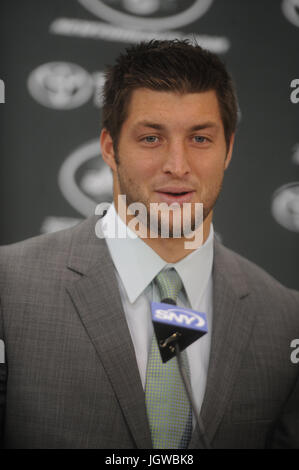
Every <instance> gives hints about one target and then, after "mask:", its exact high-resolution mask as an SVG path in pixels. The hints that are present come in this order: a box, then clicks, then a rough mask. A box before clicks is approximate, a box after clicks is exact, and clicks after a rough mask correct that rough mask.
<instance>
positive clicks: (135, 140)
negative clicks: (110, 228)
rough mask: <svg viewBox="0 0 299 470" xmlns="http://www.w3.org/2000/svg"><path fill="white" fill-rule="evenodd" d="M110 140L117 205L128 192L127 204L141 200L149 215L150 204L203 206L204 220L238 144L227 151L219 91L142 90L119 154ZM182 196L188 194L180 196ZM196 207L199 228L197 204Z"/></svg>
mask: <svg viewBox="0 0 299 470" xmlns="http://www.w3.org/2000/svg"><path fill="white" fill-rule="evenodd" d="M109 138H110V137H109V134H108V136H107V134H106V137H105V138H103V137H102V150H103V157H104V159H105V161H106V162H107V163H108V165H109V166H110V167H111V168H112V170H113V176H114V201H115V200H117V196H118V195H119V194H125V195H126V198H127V205H129V204H131V203H134V202H141V203H143V204H144V205H145V206H146V208H147V212H148V214H149V209H150V203H160V202H166V203H167V204H168V205H169V204H171V203H173V202H178V203H179V204H180V206H182V203H183V202H190V203H195V202H201V203H203V218H204V220H205V219H206V218H207V217H208V215H209V214H210V213H211V211H212V209H213V207H214V205H215V203H216V200H217V198H218V195H219V193H220V190H221V186H222V180H223V176H224V170H225V169H226V168H227V166H228V164H229V161H230V159H231V153H232V146H233V138H232V139H231V144H230V147H229V149H227V145H226V141H225V136H224V128H223V123H222V120H221V115H220V110H219V105H218V100H217V97H216V93H215V91H208V92H204V93H188V94H178V93H174V92H160V91H152V90H149V89H146V88H140V89H137V90H135V91H134V92H133V93H132V96H131V100H130V104H129V109H128V116H127V119H126V120H125V121H124V123H123V125H122V128H121V131H120V136H119V143H118V152H117V156H115V155H114V152H113V150H112V144H111V143H110V146H109V145H107V142H108V140H109ZM107 139H108V140H107ZM110 139H111V138H110ZM111 142H112V141H111ZM103 147H104V148H103ZM106 149H109V152H110V155H109V156H108V157H107V155H106V154H107V153H109V152H107V151H106ZM115 157H117V158H116V159H115ZM182 192H185V193H186V194H183V195H180V196H179V195H177V193H182ZM191 206H192V230H194V229H195V228H196V227H195V226H194V224H195V210H194V208H195V206H194V204H191ZM210 215H211V214H210ZM172 223H173V221H172ZM170 228H171V223H170Z"/></svg>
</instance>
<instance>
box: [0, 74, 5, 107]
mask: <svg viewBox="0 0 299 470" xmlns="http://www.w3.org/2000/svg"><path fill="white" fill-rule="evenodd" d="M3 103H5V85H4V81H3V80H1V79H0V104H3Z"/></svg>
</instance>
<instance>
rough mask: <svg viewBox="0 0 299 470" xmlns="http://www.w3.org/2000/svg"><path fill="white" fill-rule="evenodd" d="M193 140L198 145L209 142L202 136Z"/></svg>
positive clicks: (197, 136)
mask: <svg viewBox="0 0 299 470" xmlns="http://www.w3.org/2000/svg"><path fill="white" fill-rule="evenodd" d="M193 138H194V140H195V142H196V143H198V144H204V143H206V142H207V141H208V139H207V138H206V137H204V136H202V135H195V136H194V137H193Z"/></svg>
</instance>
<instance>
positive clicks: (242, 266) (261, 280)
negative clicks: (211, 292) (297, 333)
mask: <svg viewBox="0 0 299 470" xmlns="http://www.w3.org/2000/svg"><path fill="white" fill-rule="evenodd" d="M215 255H216V256H217V261H218V263H217V264H219V265H220V269H221V270H222V272H227V273H228V275H230V277H233V278H234V279H233V281H234V282H236V283H238V284H240V282H242V283H243V285H244V288H247V289H248V290H250V291H251V292H254V293H255V294H256V295H257V296H261V297H263V298H264V299H266V298H267V297H268V298H270V297H271V298H272V299H273V300H274V301H275V300H279V302H281V301H282V300H283V299H284V298H285V299H291V300H292V301H293V302H295V304H296V305H297V308H298V316H299V291H297V290H295V289H292V288H289V287H287V286H285V285H284V284H282V283H281V282H280V281H279V280H278V279H276V278H275V277H274V276H273V275H271V274H270V273H268V272H267V271H266V270H265V269H263V268H262V267H260V266H258V265H257V264H256V263H254V262H253V261H250V260H249V259H247V258H245V257H244V256H242V255H240V254H239V253H236V252H235V251H233V250H232V249H230V248H228V247H226V246H224V245H223V244H222V243H220V242H216V243H215ZM245 286H246V287H245ZM269 296H270V297H269Z"/></svg>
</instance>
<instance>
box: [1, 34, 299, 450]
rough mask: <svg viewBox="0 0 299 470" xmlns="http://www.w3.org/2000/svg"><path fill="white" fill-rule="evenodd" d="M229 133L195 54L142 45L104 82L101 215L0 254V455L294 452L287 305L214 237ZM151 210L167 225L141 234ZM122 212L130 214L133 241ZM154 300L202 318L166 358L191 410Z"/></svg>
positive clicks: (233, 117) (233, 116)
mask: <svg viewBox="0 0 299 470" xmlns="http://www.w3.org/2000/svg"><path fill="white" fill-rule="evenodd" d="M236 123H237V100H236V96H235V92H234V88H233V85H232V82H231V79H230V77H229V75H228V73H227V71H226V69H225V67H224V66H223V64H222V63H221V61H220V60H219V59H218V58H217V57H216V56H215V55H214V54H212V53H209V52H208V51H205V50H203V49H201V48H200V47H199V46H193V45H191V44H189V43H188V42H186V41H152V42H150V43H146V44H140V45H138V46H135V47H132V48H131V49H129V50H127V51H126V53H125V54H123V55H121V56H120V57H119V59H118V61H117V63H116V65H114V66H113V67H110V68H109V70H108V72H107V75H106V84H105V89H104V108H103V130H102V133H101V148H102V155H103V159H104V160H105V162H106V163H107V164H108V165H109V167H110V168H111V170H112V172H113V184H114V188H113V204H112V205H111V206H110V208H109V209H108V212H107V214H106V215H105V216H104V217H103V218H99V217H98V216H92V217H90V218H89V219H87V220H86V221H84V222H83V223H81V224H79V225H78V226H76V227H75V228H71V229H67V230H63V231H61V232H57V233H54V234H48V235H43V236H40V237H36V238H33V239H30V240H27V241H25V242H22V243H17V244H15V245H12V246H8V247H2V248H1V252H0V255H1V275H0V276H1V277H0V295H1V322H0V325H1V326H0V328H1V329H0V337H1V338H2V339H3V341H4V343H5V348H6V355H5V357H6V364H5V365H4V364H1V367H2V369H1V382H0V383H1V389H0V390H1V392H0V393H1V395H0V398H1V402H0V403H1V406H2V408H1V410H2V429H3V446H4V447H7V448H16V447H19V448H112V449H113V448H117V449H121V448H152V447H155V448H164V447H170V448H188V447H189V448H206V447H208V448H267V447H273V448H299V382H298V373H299V371H298V366H296V364H294V363H293V362H292V361H291V359H290V355H291V352H292V351H291V349H290V344H291V342H292V340H293V339H294V338H299V294H298V292H295V291H292V290H290V289H287V288H286V287H284V286H282V285H281V284H280V283H279V282H278V281H276V280H275V279H273V278H272V277H271V276H269V275H268V274H267V273H265V272H264V271H263V270H262V269H260V268H259V267H257V266H256V265H254V264H253V263H251V262H250V261H247V260H245V259H244V258H242V257H240V256H239V255H237V254H235V253H233V252H232V251H230V250H229V249H227V248H225V247H224V246H223V245H222V244H221V243H220V242H219V241H217V240H216V239H215V238H214V231H213V225H212V216H213V208H214V205H215V203H216V200H217V198H218V195H219V193H220V190H221V186H222V181H223V176H224V171H225V170H226V169H227V168H228V166H229V164H230V161H231V157H232V151H233V143H234V136H235V129H236ZM122 196H125V199H124V198H122ZM123 201H124V202H125V205H123ZM162 202H164V203H166V207H167V208H168V207H170V205H171V204H172V203H173V202H174V203H176V204H175V205H174V211H173V212H171V211H169V212H168V215H169V217H168V218H167V217H166V215H167V211H164V212H163V211H162V212H161V213H160V214H159V217H158V223H157V225H156V227H153V226H152V224H151V217H150V215H151V211H152V208H153V207H154V206H155V204H157V203H158V204H160V203H162ZM183 203H185V204H187V205H188V204H189V207H190V208H191V209H190V213H189V215H190V218H189V222H190V224H189V230H188V227H187V228H186V225H188V224H184V222H183V219H182V218H178V217H176V216H177V215H178V214H179V215H182V214H183V208H184V206H183ZM200 203H202V204H203V214H202V220H201V218H200V217H198V215H200V214H199V210H198V208H199V207H202V206H200V205H199V206H198V204H200ZM134 204H135V205H136V204H139V206H138V207H140V204H142V205H143V207H145V209H146V211H145V215H142V214H141V215H140V214H139V218H138V221H139V224H137V225H139V226H137V225H136V224H135V226H133V225H132V222H134V214H133V213H132V212H130V211H128V210H127V209H128V208H129V207H136V206H134ZM124 208H125V209H126V210H125V211H124V210H123V209H124ZM135 222H136V219H135ZM135 222H134V223H135ZM166 222H167V223H168V226H169V235H168V236H166V237H164V236H163V233H164V229H165V224H166ZM148 223H150V225H148ZM185 228H186V230H185ZM141 229H143V231H142V230H141ZM178 229H181V236H179V237H178V236H176V234H177V231H178ZM121 232H122V234H124V233H125V236H120V235H119V233H121ZM116 233H117V234H118V235H117V236H115V234H116ZM197 233H201V234H202V239H200V241H201V243H198V244H197V246H193V248H191V249H190V247H187V245H186V242H187V241H190V235H192V234H194V237H195V236H196V234H197ZM137 235H138V236H137ZM161 279H162V280H161ZM164 288H165V289H164ZM163 289H164V291H163ZM174 291H175V293H174ZM165 292H166V294H167V295H166V294H165ZM172 294H173V295H172ZM165 297H167V300H168V301H169V302H173V303H177V304H178V306H179V307H184V308H191V309H193V310H196V311H199V312H205V314H206V318H207V323H208V333H207V334H206V335H204V336H203V337H202V338H200V339H198V340H197V341H194V342H193V343H192V344H191V345H190V346H188V347H187V348H186V349H185V350H184V351H183V353H182V357H183V359H184V364H183V369H184V371H185V374H187V376H188V377H189V378H188V380H189V381H190V385H191V393H192V396H193V401H194V403H193V408H191V405H190V402H188V398H190V397H188V396H187V395H186V393H185V391H184V387H183V385H182V380H181V378H180V374H179V373H178V369H177V363H176V359H175V358H173V359H171V360H170V361H168V362H167V363H165V364H164V363H162V361H161V359H160V357H159V354H158V353H157V351H158V346H157V342H156V340H155V335H154V334H153V326H152V321H151V314H150V302H151V301H163V300H164V301H165ZM157 375H158V380H157ZM180 380H181V381H180ZM160 385H161V389H163V387H164V391H163V390H161V389H160V388H159V387H160ZM162 385H163V386H162ZM165 390H166V392H165ZM178 391H179V393H178ZM180 400H181V401H180ZM166 405H167V406H166ZM157 410H159V412H158V413H157ZM197 415H200V422H199V423H198V421H199V420H198V419H196V416H197ZM202 434H203V435H202Z"/></svg>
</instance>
